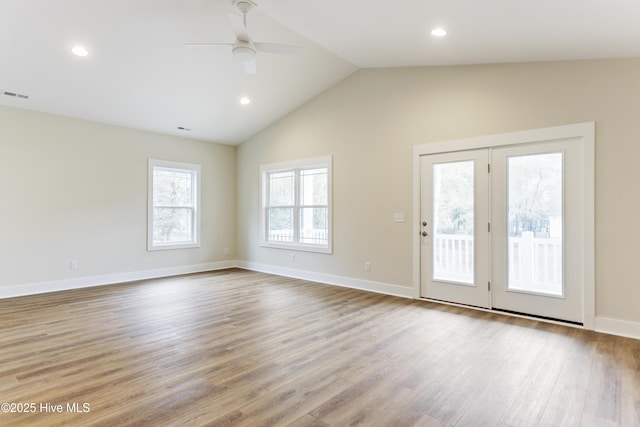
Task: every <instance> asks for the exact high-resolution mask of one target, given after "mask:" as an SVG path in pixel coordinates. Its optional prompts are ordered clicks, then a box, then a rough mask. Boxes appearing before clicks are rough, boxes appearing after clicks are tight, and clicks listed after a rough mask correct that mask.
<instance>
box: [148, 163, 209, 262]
mask: <svg viewBox="0 0 640 427" xmlns="http://www.w3.org/2000/svg"><path fill="white" fill-rule="evenodd" d="M148 198H149V209H148V215H149V219H148V226H149V230H148V233H147V234H148V236H147V239H148V241H147V250H150V251H152V250H160V249H176V248H193V247H199V246H200V236H199V234H200V213H199V207H200V165H196V164H190V163H178V162H169V161H163V160H153V159H149V194H148Z"/></svg>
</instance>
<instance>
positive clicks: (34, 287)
mask: <svg viewBox="0 0 640 427" xmlns="http://www.w3.org/2000/svg"><path fill="white" fill-rule="evenodd" d="M227 268H242V269H245V270H250V271H258V272H262V273H269V274H275V275H279V276H284V277H292V278H295V279H301V280H310V281H314V282H318V283H323V284H327V285H335V286H342V287H345V288H351V289H358V290H362V291H369V292H376V293H379V294H385V295H391V296H397V297H403V298H413V289H412V288H409V287H405V286H398V285H391V284H388V283H381V282H373V281H369V280H360V279H354V278H351V277H345V276H334V275H331V274H324V273H315V272H311V271H304V270H295V269H290V268H283V267H277V266H273V265H267V264H259V263H254V262H249V261H238V260H236V261H233V260H230V261H219V262H210V263H204V264H194V265H185V266H178V267H167V268H159V269H155V270H143V271H136V272H129V273H116V274H108V275H104V276H92V277H83V278H77V279H69V280H55V281H50V282H40V283H30V284H23V285H14V286H6V287H0V299H5V298H14V297H20V296H27V295H36V294H44V293H49V292H58V291H66V290H72V289H81V288H89V287H94V286H106V285H115V284H120V283H128V282H134V281H138V280H147V279H157V278H162V277H171V276H179V275H182V274H190V273H201V272H206V271H215V270H224V269H227ZM419 300H423V301H431V302H436V303H439V304H446V305H454V306H457V307H463V308H467V309H469V310H479V311H485V312H489V313H495V314H501V315H505V316H511V317H522V318H527V319H532V318H531V317H527V316H520V315H516V314H512V313H503V312H499V311H492V310H488V309H482V308H477V307H469V306H464V305H460V304H454V303H446V302H442V301H433V300H429V299H425V298H419ZM535 320H539V321H541V322H551V323H557V324H562V325H567V326H570V327H573V325H571V324H565V323H563V322H553V321H547V320H542V319H535ZM575 327H577V328H580V327H579V326H575ZM584 328H585V329H594V330H595V331H596V332H599V333H605V334H612V335H618V336H622V337H628V338H635V339H640V323H637V322H630V321H627V320H620V319H612V318H607V317H597V318H596V319H595V328H587V327H586V326H585V327H584Z"/></svg>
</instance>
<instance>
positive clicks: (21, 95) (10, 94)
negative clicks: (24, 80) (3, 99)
mask: <svg viewBox="0 0 640 427" xmlns="http://www.w3.org/2000/svg"><path fill="white" fill-rule="evenodd" d="M2 94H3V95H4V96H11V97H13V98H20V99H29V95H24V94H22V93H16V92H10V91H8V90H3V91H2Z"/></svg>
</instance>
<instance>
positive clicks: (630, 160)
mask: <svg viewBox="0 0 640 427" xmlns="http://www.w3.org/2000/svg"><path fill="white" fill-rule="evenodd" d="M639 112H640V59H627V60H599V61H574V62H555V63H551V62H550V63H527V64H500V65H479V66H455V67H435V68H402V69H370V70H361V71H359V72H357V73H356V74H354V75H352V76H351V77H349V78H347V79H346V80H344V81H343V82H342V83H340V84H338V85H337V86H335V87H333V88H332V89H330V90H328V91H327V92H325V93H324V94H322V95H321V96H319V97H318V98H316V99H314V100H312V101H311V102H309V103H307V104H306V105H304V106H303V107H301V108H299V109H298V110H296V111H294V112H293V113H291V114H290V115H289V116H287V117H286V118H284V119H283V120H281V121H280V122H278V123H276V124H275V125H273V126H272V127H270V128H269V129H267V130H265V131H263V132H261V133H260V134H258V135H257V136H255V137H253V138H251V139H250V140H249V141H247V142H245V143H244V144H242V145H241V146H240V147H239V148H238V224H241V226H240V227H239V228H238V256H237V257H238V259H240V260H245V261H248V262H251V263H259V264H266V265H270V266H275V267H280V268H290V269H299V270H304V271H310V272H316V273H323V274H330V275H337V276H342V277H348V278H354V279H360V280H368V281H373V282H382V283H388V284H392V285H398V286H404V287H411V286H412V239H413V233H412V224H413V221H414V220H415V218H413V217H412V207H413V205H412V203H413V202H412V194H413V189H412V185H413V184H412V182H413V181H412V178H413V171H412V160H413V159H412V148H413V146H414V145H417V144H424V143H429V142H435V141H442V140H449V139H457V138H463V137H473V136H479V135H487V134H495V133H503V132H511V131H518V130H526V129H536V128H542V127H550V126H557V125H564V124H571V123H578V122H586V121H595V122H596V230H595V231H596V266H595V267H596V315H597V316H600V317H607V318H613V319H620V320H628V321H632V322H640V309H639V306H638V301H640V279H639V278H638V273H637V271H636V265H637V264H638V259H637V254H638V250H637V249H636V246H637V245H638V243H637V242H640V227H638V226H636V225H635V221H637V217H638V214H639V213H640V192H638V190H637V186H638V182H640V168H639V167H638V166H637V159H639V158H640V119H639V115H638V114H639ZM320 155H332V156H333V162H334V164H333V167H334V176H333V179H334V198H333V202H334V213H333V221H334V230H333V232H334V234H333V236H334V254H333V255H322V254H313V253H297V255H296V260H295V262H291V261H290V260H289V251H283V250H278V249H268V248H261V247H259V245H258V242H259V230H260V227H259V225H260V223H259V221H260V204H259V203H260V195H259V182H260V176H259V166H260V164H263V163H272V162H279V161H285V160H291V159H299V158H306V157H314V156H320ZM394 212H404V213H405V214H406V218H407V222H406V223H404V224H396V223H393V221H392V220H393V213H394ZM365 261H369V262H371V263H372V271H371V272H369V273H367V272H365V271H364V269H363V263H364V262H365Z"/></svg>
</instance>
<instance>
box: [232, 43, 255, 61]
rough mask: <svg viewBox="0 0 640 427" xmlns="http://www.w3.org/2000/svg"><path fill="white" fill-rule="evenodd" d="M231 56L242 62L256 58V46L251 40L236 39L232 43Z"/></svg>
mask: <svg viewBox="0 0 640 427" xmlns="http://www.w3.org/2000/svg"><path fill="white" fill-rule="evenodd" d="M233 56H235V57H236V58H238V59H239V60H240V61H242V62H247V61H253V60H254V59H255V58H256V48H255V46H254V45H253V42H251V41H250V40H249V41H244V40H236V43H235V44H234V45H233Z"/></svg>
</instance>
